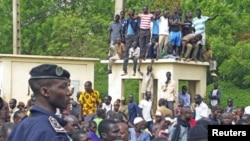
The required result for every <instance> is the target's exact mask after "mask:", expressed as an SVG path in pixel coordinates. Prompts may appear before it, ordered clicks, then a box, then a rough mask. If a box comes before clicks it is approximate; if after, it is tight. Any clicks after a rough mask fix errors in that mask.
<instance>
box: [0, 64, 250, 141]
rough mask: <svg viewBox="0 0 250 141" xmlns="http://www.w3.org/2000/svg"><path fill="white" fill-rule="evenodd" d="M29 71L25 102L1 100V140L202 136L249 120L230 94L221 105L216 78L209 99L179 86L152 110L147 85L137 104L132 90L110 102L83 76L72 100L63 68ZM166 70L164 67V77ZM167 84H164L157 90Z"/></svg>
mask: <svg viewBox="0 0 250 141" xmlns="http://www.w3.org/2000/svg"><path fill="white" fill-rule="evenodd" d="M58 68H59V69H58ZM30 74H31V75H32V76H31V78H30V79H29V84H30V86H31V89H32V91H33V92H34V94H32V95H31V99H30V100H29V101H28V104H27V105H26V106H25V104H24V103H23V102H19V103H18V105H17V101H16V100H15V99H11V100H10V101H9V103H7V102H5V101H4V100H3V99H2V98H1V99H0V100H1V101H0V102H1V103H0V106H1V107H0V110H1V111H0V113H1V115H0V116H3V115H5V117H2V118H1V130H0V135H1V140H3V141H5V140H8V141H17V140H19V141H24V140H25V141H33V140H36V141H44V140H53V141H56V140H60V141H69V140H73V141H157V140H158V141H161V140H162V141H163V140H164V141H165V140H168V141H201V140H202V141H204V140H207V139H208V125H250V106H247V107H236V106H235V105H234V104H233V99H231V98H229V99H228V100H227V103H228V105H227V107H226V108H225V109H222V107H221V106H220V105H221V101H222V100H223V99H221V95H222V92H221V90H220V89H219V87H218V83H215V84H214V89H213V90H211V92H210V94H209V96H208V98H209V101H206V99H205V98H204V97H202V96H201V95H199V94H196V95H194V99H193V100H192V99H191V95H190V94H189V93H188V88H187V86H185V85H184V86H182V90H181V91H180V92H178V104H177V105H178V106H177V107H175V108H174V106H173V103H175V101H168V100H167V99H165V98H160V99H159V100H158V102H157V109H156V111H154V110H153V106H154V105H153V104H152V96H154V94H153V93H151V91H147V90H146V91H145V93H143V95H144V97H143V99H142V100H140V101H139V103H137V102H135V101H134V94H129V96H128V97H127V98H126V97H124V96H122V97H121V98H120V99H117V100H113V101H114V102H112V97H111V96H110V95H106V96H105V97H104V98H103V99H102V98H101V96H100V94H99V91H98V90H95V89H94V88H93V87H92V82H90V81H87V82H85V84H84V91H79V92H78V93H77V97H76V99H77V100H76V101H74V100H73V98H72V93H73V91H72V89H71V87H70V74H69V73H68V72H67V71H66V70H63V69H62V68H61V67H58V66H57V65H49V64H43V65H41V66H38V67H35V68H33V69H32V70H31V72H30ZM170 75H171V74H170V73H169V72H167V80H168V79H169V78H170ZM167 89H168V85H167V84H166V85H165V86H164V88H163V89H162V91H163V90H166V91H168V90H167ZM192 101H194V102H192ZM16 105H17V106H16ZM9 109H10V110H9ZM57 109H59V110H58V111H57Z"/></svg>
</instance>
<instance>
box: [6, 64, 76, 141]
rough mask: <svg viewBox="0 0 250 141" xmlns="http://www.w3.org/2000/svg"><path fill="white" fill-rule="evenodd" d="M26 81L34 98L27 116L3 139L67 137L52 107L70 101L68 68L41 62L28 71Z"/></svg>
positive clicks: (21, 140)
mask: <svg viewBox="0 0 250 141" xmlns="http://www.w3.org/2000/svg"><path fill="white" fill-rule="evenodd" d="M30 75H31V77H30V79H29V85H30V88H31V89H32V91H33V93H34V96H35V98H36V100H35V105H34V106H32V108H31V109H30V112H31V114H30V116H29V117H26V118H25V119H23V120H22V121H21V122H20V123H19V124H18V125H17V126H16V127H15V128H14V129H13V130H12V132H11V134H10V136H9V138H8V140H7V141H70V140H71V139H70V137H69V136H68V134H67V132H66V130H65V129H64V128H63V126H65V125H66V122H65V121H64V120H62V119H60V118H58V117H57V116H56V115H55V113H56V108H66V106H67V104H69V102H70V96H71V92H70V90H69V88H68V87H69V81H68V80H69V76H70V74H69V72H68V71H67V70H64V69H63V68H62V67H60V66H57V65H54V64H42V65H39V66H37V67H34V68H33V69H32V70H31V71H30Z"/></svg>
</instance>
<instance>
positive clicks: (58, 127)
mask: <svg viewBox="0 0 250 141" xmlns="http://www.w3.org/2000/svg"><path fill="white" fill-rule="evenodd" d="M49 122H50V124H51V126H52V127H53V129H54V130H55V131H56V132H57V133H67V131H66V130H65V129H64V128H63V127H62V126H61V125H60V124H59V123H58V121H57V120H56V119H55V118H53V117H52V116H50V117H49Z"/></svg>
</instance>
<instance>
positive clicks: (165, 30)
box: [159, 9, 169, 53]
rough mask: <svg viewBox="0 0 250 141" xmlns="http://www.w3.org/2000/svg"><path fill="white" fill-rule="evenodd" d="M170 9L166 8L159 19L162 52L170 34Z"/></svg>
mask: <svg viewBox="0 0 250 141" xmlns="http://www.w3.org/2000/svg"><path fill="white" fill-rule="evenodd" d="M168 23H169V10H168V9H165V10H164V13H163V16H161V17H160V19H159V49H160V53H161V51H162V48H164V47H165V46H166V45H167V43H168V35H169V25H168Z"/></svg>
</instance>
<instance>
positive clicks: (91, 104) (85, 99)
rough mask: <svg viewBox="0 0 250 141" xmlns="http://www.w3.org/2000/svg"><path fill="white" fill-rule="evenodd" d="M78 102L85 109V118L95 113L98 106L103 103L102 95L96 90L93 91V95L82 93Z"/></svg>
mask: <svg viewBox="0 0 250 141" xmlns="http://www.w3.org/2000/svg"><path fill="white" fill-rule="evenodd" d="M78 101H79V103H80V104H81V105H82V107H83V109H82V112H83V115H84V116H85V115H88V114H93V113H95V112H96V110H97V104H100V103H101V102H102V100H101V97H100V94H99V92H98V91H96V90H93V92H92V93H88V92H82V93H81V95H80V97H79V99H78Z"/></svg>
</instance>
